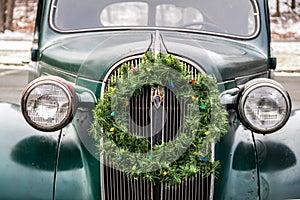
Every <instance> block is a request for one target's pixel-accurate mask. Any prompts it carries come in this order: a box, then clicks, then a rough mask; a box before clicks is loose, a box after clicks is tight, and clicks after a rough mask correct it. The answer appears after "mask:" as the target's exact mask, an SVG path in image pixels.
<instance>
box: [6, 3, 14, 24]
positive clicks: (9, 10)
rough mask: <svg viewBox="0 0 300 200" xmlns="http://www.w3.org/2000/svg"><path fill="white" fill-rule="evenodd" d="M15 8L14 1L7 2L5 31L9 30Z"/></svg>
mask: <svg viewBox="0 0 300 200" xmlns="http://www.w3.org/2000/svg"><path fill="white" fill-rule="evenodd" d="M14 8H15V0H7V4H6V18H5V29H7V30H11V27H12V22H13V15H14Z"/></svg>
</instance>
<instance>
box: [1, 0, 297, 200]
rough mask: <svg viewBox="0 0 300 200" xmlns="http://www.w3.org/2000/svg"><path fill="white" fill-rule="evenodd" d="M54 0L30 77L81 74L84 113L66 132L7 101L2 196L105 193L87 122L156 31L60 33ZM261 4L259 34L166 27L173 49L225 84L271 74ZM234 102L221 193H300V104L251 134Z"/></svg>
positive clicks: (46, 2)
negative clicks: (54, 24)
mask: <svg viewBox="0 0 300 200" xmlns="http://www.w3.org/2000/svg"><path fill="white" fill-rule="evenodd" d="M50 3H51V0H40V1H39V6H38V12H37V21H36V27H35V37H34V41H33V43H34V46H33V49H32V60H33V61H39V63H38V64H37V65H36V66H34V67H33V68H34V70H33V71H34V72H33V73H32V74H31V75H30V79H33V78H36V77H39V76H41V75H56V76H60V77H62V78H64V79H66V80H67V81H69V82H72V83H74V85H75V91H76V93H77V97H78V98H77V100H78V108H77V112H76V115H75V116H74V119H73V121H72V123H71V124H69V125H68V126H67V127H66V128H64V129H63V130H61V131H60V132H59V131H58V132H53V133H43V132H39V131H37V130H34V129H32V128H31V127H30V126H29V125H28V124H27V123H26V122H25V120H24V119H23V117H22V116H21V113H20V108H19V106H17V105H11V104H6V103H0V110H1V112H0V119H1V120H0V127H1V130H2V131H1V135H0V137H1V138H0V147H1V150H0V159H1V162H0V172H1V173H0V199H100V197H101V191H100V174H99V171H100V170H99V168H100V164H99V155H98V151H97V149H96V145H95V141H94V140H93V139H92V138H91V137H90V136H89V135H88V130H89V128H90V124H91V122H92V121H93V113H92V110H93V108H94V106H95V104H96V101H97V99H98V98H100V95H101V94H100V92H101V91H100V90H101V86H102V82H101V81H102V79H103V78H104V76H105V74H106V73H107V71H108V70H109V68H110V67H111V66H112V65H114V64H115V63H116V62H118V61H119V60H120V59H122V58H125V57H128V56H131V55H136V54H141V53H144V52H145V51H147V50H148V49H149V47H150V46H151V43H152V37H153V34H154V33H155V32H156V30H152V31H150V30H147V31H146V30H139V31H138V30H135V31H133V30H126V31H120V30H119V31H102V32H101V31H99V32H86V33H71V34H63V33H58V32H55V31H54V30H52V29H51V28H50V27H49V24H48V21H49V19H48V17H49V16H48V15H49V7H50ZM259 5H260V6H259V9H260V12H261V31H260V32H259V34H258V35H257V37H255V38H252V39H249V40H238V39H233V38H226V37H217V36H212V35H204V34H196V33H183V32H172V31H160V32H159V33H160V37H161V38H162V40H163V42H164V48H165V50H166V51H167V52H169V53H172V54H175V55H179V56H182V57H185V58H188V59H190V60H193V61H194V62H196V63H198V64H199V65H201V66H202V67H203V69H204V70H205V71H206V72H207V73H208V74H214V75H215V76H216V77H217V78H218V81H219V88H220V90H221V91H222V90H227V89H231V88H234V87H237V86H239V85H242V84H244V83H246V82H247V81H248V80H250V79H253V78H256V77H267V76H268V74H269V71H268V69H272V68H274V65H275V63H274V59H273V58H271V57H270V28H269V17H268V16H269V13H268V9H267V7H266V5H267V0H259ZM223 81H225V82H223ZM232 108H234V107H233V106H228V111H229V113H230V117H229V126H228V134H227V135H226V136H225V137H223V138H222V139H221V140H220V142H218V143H217V144H216V159H217V160H220V162H221V168H220V169H219V174H218V175H217V177H216V180H215V196H214V197H215V199H260V198H261V199H283V198H300V192H299V187H298V186H299V184H300V176H299V174H300V173H299V170H300V165H299V158H298V155H300V148H299V145H297V144H298V143H297V140H296V138H297V137H298V133H299V132H300V130H299V128H297V127H299V126H298V122H299V119H300V111H296V112H295V113H293V116H292V117H291V119H290V121H289V122H288V124H287V125H286V126H285V127H284V128H283V129H282V130H280V131H278V132H276V133H274V134H269V135H265V136H264V135H257V134H254V137H252V134H251V132H250V131H249V130H247V129H245V128H244V127H243V126H242V125H240V124H239V120H238V118H237V116H236V113H235V111H234V110H233V109H232ZM295 127H296V128H295Z"/></svg>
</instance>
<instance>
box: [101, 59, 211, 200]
mask: <svg viewBox="0 0 300 200" xmlns="http://www.w3.org/2000/svg"><path fill="white" fill-rule="evenodd" d="M142 57H143V55H138V56H135V57H130V58H128V59H125V60H122V61H120V62H119V63H117V64H116V65H115V66H114V67H113V68H112V69H111V70H110V71H109V72H108V75H107V76H106V78H105V79H104V81H105V83H106V85H105V86H104V87H103V88H102V94H103V92H104V91H105V90H106V89H107V88H108V87H110V86H111V83H112V82H113V81H115V80H116V79H117V78H121V77H120V76H121V75H120V74H121V73H120V67H121V65H122V64H124V63H126V64H128V65H130V66H133V67H137V68H138V66H139V64H140V63H141V59H142ZM178 59H179V60H180V61H181V62H182V63H183V64H184V66H185V68H186V70H188V71H190V72H191V73H192V74H193V75H194V78H195V75H196V74H198V73H204V72H203V71H202V70H201V68H199V67H198V66H197V65H195V64H194V63H192V62H190V61H188V60H185V59H183V58H178ZM164 97H165V99H164V103H163V105H162V106H163V109H164V110H165V111H166V112H162V113H161V115H162V116H161V118H162V119H165V120H164V126H163V128H161V130H160V132H159V133H158V134H153V130H152V129H153V128H152V127H153V126H152V125H151V126H147V125H148V124H149V123H153V122H151V119H150V118H149V116H151V118H152V117H153V113H150V112H151V111H152V110H153V109H152V106H153V105H152V102H151V88H149V87H148V88H147V87H145V88H144V92H143V94H142V95H139V96H137V97H135V98H132V99H131V100H130V106H129V108H128V109H130V110H129V113H130V115H131V118H132V119H133V121H134V124H137V125H138V126H136V125H134V124H133V123H129V130H130V131H131V132H133V133H136V134H138V135H141V136H144V137H148V139H149V140H151V142H150V144H151V145H156V144H161V143H162V142H168V141H170V140H173V139H174V137H176V135H174V133H176V132H177V130H178V128H180V124H181V123H182V120H183V117H182V116H185V115H186V114H187V113H186V110H185V109H183V110H181V108H180V104H183V102H178V100H177V99H176V97H175V95H174V94H173V93H172V91H171V90H169V89H168V88H164ZM156 115H157V113H156ZM164 115H166V116H164ZM152 119H153V118H152ZM145 126H147V127H148V128H147V129H143V130H140V129H139V128H138V127H145ZM149 136H150V137H149ZM150 148H151V147H149V149H150ZM211 148H213V145H212V147H211ZM207 151H211V149H209V150H207ZM212 152H213V149H212ZM105 162H106V163H105V164H102V165H101V183H102V185H101V191H102V198H103V200H202V199H203V200H204V199H212V190H213V176H209V177H203V176H202V174H198V175H196V176H194V177H192V178H189V179H187V180H183V181H182V183H181V184H180V185H176V186H171V187H167V186H165V185H164V184H160V185H159V184H156V185H153V184H151V183H149V182H147V181H144V180H140V179H134V180H132V179H129V178H128V177H127V176H126V175H125V174H123V173H122V172H120V171H118V170H116V169H114V168H113V167H112V166H111V163H109V161H105Z"/></svg>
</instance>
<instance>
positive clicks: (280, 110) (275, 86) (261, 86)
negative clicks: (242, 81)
mask: <svg viewBox="0 0 300 200" xmlns="http://www.w3.org/2000/svg"><path fill="white" fill-rule="evenodd" d="M238 111H239V114H240V117H241V121H242V122H243V124H244V125H245V126H246V127H247V128H249V129H250V130H252V131H254V132H257V133H264V134H265V133H272V132H274V131H277V130H279V129H280V128H281V127H282V126H284V124H285V123H286V122H287V120H288V118H289V116H290V112H291V100H290V97H289V95H288V93H287V92H286V91H285V90H284V89H283V87H282V86H281V85H280V84H279V83H277V82H275V81H273V80H270V79H257V80H254V81H250V82H249V83H247V84H246V86H245V89H244V91H243V93H242V95H241V97H240V100H239V106H238Z"/></svg>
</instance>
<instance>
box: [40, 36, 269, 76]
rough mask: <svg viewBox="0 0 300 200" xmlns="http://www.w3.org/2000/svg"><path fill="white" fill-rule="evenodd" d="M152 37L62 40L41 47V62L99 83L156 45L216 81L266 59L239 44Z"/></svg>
mask: <svg viewBox="0 0 300 200" xmlns="http://www.w3.org/2000/svg"><path fill="white" fill-rule="evenodd" d="M155 35H157V32H156V33H155V32H153V31H143V32H142V31H127V32H114V33H107V32H105V33H104V32H102V33H89V34H87V33H85V34H81V35H76V36H72V37H68V38H67V37H64V38H63V39H60V40H56V41H55V42H53V44H52V45H49V46H48V47H46V48H44V50H43V51H42V53H41V63H44V65H43V66H51V67H54V68H59V69H60V70H63V71H66V72H68V73H72V74H74V75H79V76H82V77H85V78H88V79H93V80H102V79H103V78H104V76H105V74H106V73H107V71H108V70H109V69H110V67H112V66H113V65H114V64H115V63H117V62H118V61H120V60H122V59H123V58H126V57H129V56H132V55H137V54H142V53H144V52H146V51H147V50H149V49H150V48H151V47H152V46H154V43H159V45H158V46H160V47H161V48H162V49H163V50H164V51H166V52H168V53H170V54H174V55H178V56H181V57H184V58H187V59H190V60H192V61H193V62H195V63H197V64H199V65H200V66H201V67H202V68H203V70H204V71H205V72H206V73H208V74H214V75H215V76H216V77H217V78H218V79H219V81H222V80H229V79H232V78H235V77H239V76H245V75H249V74H253V73H257V72H261V71H266V70H267V57H266V56H265V55H263V53H261V52H260V51H259V49H256V48H255V47H253V46H251V45H249V44H247V43H245V42H242V41H240V42H238V41H235V40H230V39H225V38H221V37H212V36H205V35H196V34H187V33H179V32H159V41H157V39H155Z"/></svg>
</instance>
